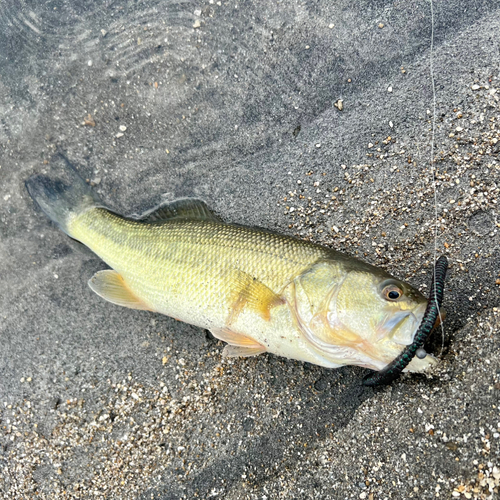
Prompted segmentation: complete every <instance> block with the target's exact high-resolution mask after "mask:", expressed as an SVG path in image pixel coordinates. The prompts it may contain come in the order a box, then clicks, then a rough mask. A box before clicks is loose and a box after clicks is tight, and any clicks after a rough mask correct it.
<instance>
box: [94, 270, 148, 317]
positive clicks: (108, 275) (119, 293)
mask: <svg viewBox="0 0 500 500" xmlns="http://www.w3.org/2000/svg"><path fill="white" fill-rule="evenodd" d="M89 286H90V288H91V289H92V290H93V291H94V292H95V293H97V295H99V296H100V297H102V298H103V299H106V300H107V301H109V302H112V303H113V304H116V305H118V306H123V307H130V308H131V309H142V310H144V311H151V309H150V308H149V307H148V306H147V305H146V304H145V303H144V302H142V300H140V299H139V298H137V297H136V296H135V295H134V294H133V293H132V292H131V291H130V289H129V288H128V287H127V285H126V284H125V282H124V281H123V278H122V277H121V276H120V274H118V273H117V272H116V271H113V270H112V269H109V270H106V271H99V272H98V273H95V274H94V276H92V278H90V280H89Z"/></svg>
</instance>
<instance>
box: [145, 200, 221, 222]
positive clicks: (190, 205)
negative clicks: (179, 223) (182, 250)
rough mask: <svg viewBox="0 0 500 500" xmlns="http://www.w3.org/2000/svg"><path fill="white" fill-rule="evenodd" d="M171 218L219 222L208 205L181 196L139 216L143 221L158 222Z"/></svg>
mask: <svg viewBox="0 0 500 500" xmlns="http://www.w3.org/2000/svg"><path fill="white" fill-rule="evenodd" d="M173 219H196V220H212V221H217V222H221V219H220V218H219V217H218V216H217V215H215V214H214V213H213V212H212V210H210V208H208V205H207V204H206V203H205V202H204V201H202V200H198V199H196V198H181V199H179V200H175V201H172V202H170V203H165V204H162V205H160V206H158V207H156V208H153V209H152V210H150V211H148V212H146V213H145V214H143V215H142V216H141V217H140V220H142V221H144V222H160V221H164V220H173Z"/></svg>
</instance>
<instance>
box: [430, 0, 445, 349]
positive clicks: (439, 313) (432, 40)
mask: <svg viewBox="0 0 500 500" xmlns="http://www.w3.org/2000/svg"><path fill="white" fill-rule="evenodd" d="M429 3H430V6H431V47H430V55H429V72H430V77H431V87H432V120H431V130H432V133H431V172H432V187H433V191H434V218H435V223H434V274H436V261H437V241H438V224H439V216H438V206H437V188H436V167H435V163H434V140H435V135H436V84H435V81H434V2H433V0H429ZM431 295H432V296H433V297H435V296H436V281H435V280H434V290H433V293H432V294H431ZM436 306H437V309H438V316H439V322H440V326H441V351H440V353H439V356H441V354H443V348H444V327H443V318H442V316H441V308H440V307H439V304H438V303H437V302H436Z"/></svg>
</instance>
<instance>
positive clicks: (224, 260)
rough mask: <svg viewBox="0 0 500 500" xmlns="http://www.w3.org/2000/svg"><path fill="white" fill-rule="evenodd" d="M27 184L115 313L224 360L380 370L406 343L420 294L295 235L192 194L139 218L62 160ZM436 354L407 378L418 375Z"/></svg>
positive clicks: (421, 305) (420, 308)
mask: <svg viewBox="0 0 500 500" xmlns="http://www.w3.org/2000/svg"><path fill="white" fill-rule="evenodd" d="M54 164H55V165H58V166H57V168H55V169H54V171H55V173H54V172H51V173H50V175H45V174H36V175H33V176H32V177H30V178H29V179H28V180H26V182H25V184H26V188H27V190H28V193H29V194H30V196H31V197H32V198H33V200H34V201H35V202H36V204H37V205H38V206H39V207H40V208H41V210H42V211H43V212H44V213H45V214H46V215H47V216H48V217H49V218H50V219H51V220H52V221H53V222H54V223H55V225H56V226H57V227H59V229H61V230H62V231H63V232H65V233H66V234H67V235H68V236H70V237H71V238H73V239H74V240H77V241H79V242H80V243H82V244H83V245H85V246H86V247H88V248H89V249H90V250H92V251H93V252H94V253H95V254H96V255H98V256H99V257H100V258H101V259H102V260H103V261H104V262H105V263H106V264H107V265H108V266H109V267H110V269H106V270H103V271H99V272H97V273H96V274H94V275H93V276H92V278H91V279H90V280H89V286H90V288H91V289H92V290H93V291H94V292H95V293H96V294H97V295H99V296H100V297H102V298H103V299H105V300H107V301H109V302H111V303H113V304H115V305H119V306H124V307H128V308H132V309H138V310H144V311H152V312H155V313H161V314H165V315H167V316H171V317H173V318H175V319H177V320H180V321H183V322H186V323H190V324H192V325H195V326H197V327H200V328H202V329H207V330H209V331H210V332H211V333H212V334H213V335H214V337H216V338H217V339H220V340H222V341H224V342H225V343H226V345H225V347H224V349H223V355H224V356H228V357H247V356H257V355H259V354H262V353H266V352H267V353H272V354H275V355H278V356H283V357H285V358H289V359H295V360H299V361H303V362H309V363H313V364H316V365H320V366H323V367H327V368H338V367H341V366H345V365H355V366H360V367H365V368H369V369H372V370H382V369H383V368H385V367H387V366H388V365H389V364H390V362H391V361H392V360H394V359H395V358H396V357H397V356H398V355H399V354H400V353H401V352H402V351H403V350H404V349H405V347H406V346H409V345H410V344H411V343H412V341H413V339H414V336H415V333H416V331H417V329H418V326H419V325H420V322H421V321H422V318H423V315H424V311H425V309H426V306H427V299H426V298H425V297H424V296H423V295H422V294H421V293H420V292H419V291H418V290H417V289H416V288H414V287H412V286H411V285H409V284H408V283H406V282H404V281H401V280H399V279H397V278H395V277H393V276H391V275H390V274H389V273H388V272H387V271H385V270H383V269H381V268H378V267H375V266H373V265H371V264H369V263H367V262H364V261H362V260H360V259H358V258H355V257H352V256H349V255H347V254H344V253H342V252H339V251H336V250H333V249H331V248H328V247H325V246H322V245H319V244H316V243H313V242H310V241H305V240H302V239H299V238H296V237H293V236H289V235H285V234H279V233H277V232H274V231H270V230H267V229H264V228H259V227H250V226H245V225H241V224H236V223H227V222H224V221H223V220H222V219H221V218H220V217H219V216H218V215H217V214H215V213H214V212H213V211H212V210H211V209H210V208H209V207H208V205H207V204H206V203H205V202H204V201H203V200H199V199H194V198H183V199H177V200H174V201H172V202H169V203H164V204H162V205H160V206H158V207H156V208H155V209H152V210H149V211H148V212H146V213H144V214H142V215H140V216H123V215H120V214H118V213H116V212H115V211H113V210H111V209H109V208H108V207H106V206H105V204H104V203H103V202H102V201H101V199H100V198H99V196H98V195H97V194H96V192H95V191H94V190H93V189H92V188H91V186H89V185H88V184H87V183H86V182H85V181H84V180H83V179H82V178H81V177H80V175H79V174H78V172H77V170H76V169H75V168H74V167H73V166H72V165H71V163H69V162H68V161H67V160H66V159H58V160H54ZM435 363H436V359H435V358H434V357H433V356H432V355H427V356H425V357H424V358H423V359H419V358H418V357H415V358H413V359H412V360H411V362H410V363H409V365H408V366H407V367H406V369H405V371H410V372H423V371H425V370H427V369H428V368H429V367H430V366H431V365H433V364H435Z"/></svg>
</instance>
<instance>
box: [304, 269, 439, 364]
mask: <svg viewBox="0 0 500 500" xmlns="http://www.w3.org/2000/svg"><path fill="white" fill-rule="evenodd" d="M328 267H329V266H328V263H321V264H319V265H317V269H311V274H310V275H309V276H302V277H301V278H300V280H298V282H297V284H296V290H297V291H298V293H297V295H296V297H297V312H298V317H299V322H300V323H301V326H302V328H303V331H304V333H305V335H306V337H307V338H308V339H309V340H310V341H311V342H312V343H313V344H314V346H315V348H316V349H318V350H319V351H320V353H321V355H322V356H324V357H325V358H326V359H328V360H330V361H331V362H332V363H335V364H337V365H347V364H350V365H358V366H363V367H366V368H370V369H373V370H380V369H382V368H384V367H385V366H387V364H389V363H390V362H391V361H392V360H394V359H395V358H396V357H397V356H398V355H399V354H400V353H401V351H402V350H403V349H404V348H405V347H406V346H407V345H410V344H411V343H412V342H413V339H414V337H415V333H416V332H417V330H418V327H419V326H420V323H421V321H422V318H423V316H424V312H425V309H426V307H427V299H426V298H425V297H424V296H423V295H422V294H421V293H420V292H419V291H418V290H417V289H415V288H414V287H412V286H411V285H409V284H408V283H405V282H404V281H401V280H398V279H396V278H394V277H392V276H391V275H390V274H388V273H386V272H385V271H383V270H382V269H379V268H376V267H374V266H371V265H369V264H365V263H363V262H361V261H357V260H356V261H354V259H353V262H350V263H349V265H344V271H345V272H344V273H340V272H339V271H338V269H336V268H335V267H333V266H330V267H331V269H330V270H329V271H328ZM320 268H323V269H320ZM328 275H329V277H330V280H328ZM313 285H314V286H313ZM320 290H321V291H320ZM321 295H322V297H321ZM435 362H436V361H435V359H434V358H433V357H432V356H431V355H427V356H426V357H425V358H424V359H419V358H415V359H414V360H412V362H411V363H410V364H409V365H408V368H407V369H408V371H424V370H425V369H426V368H427V367H428V366H429V365H431V364H434V363H435Z"/></svg>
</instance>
